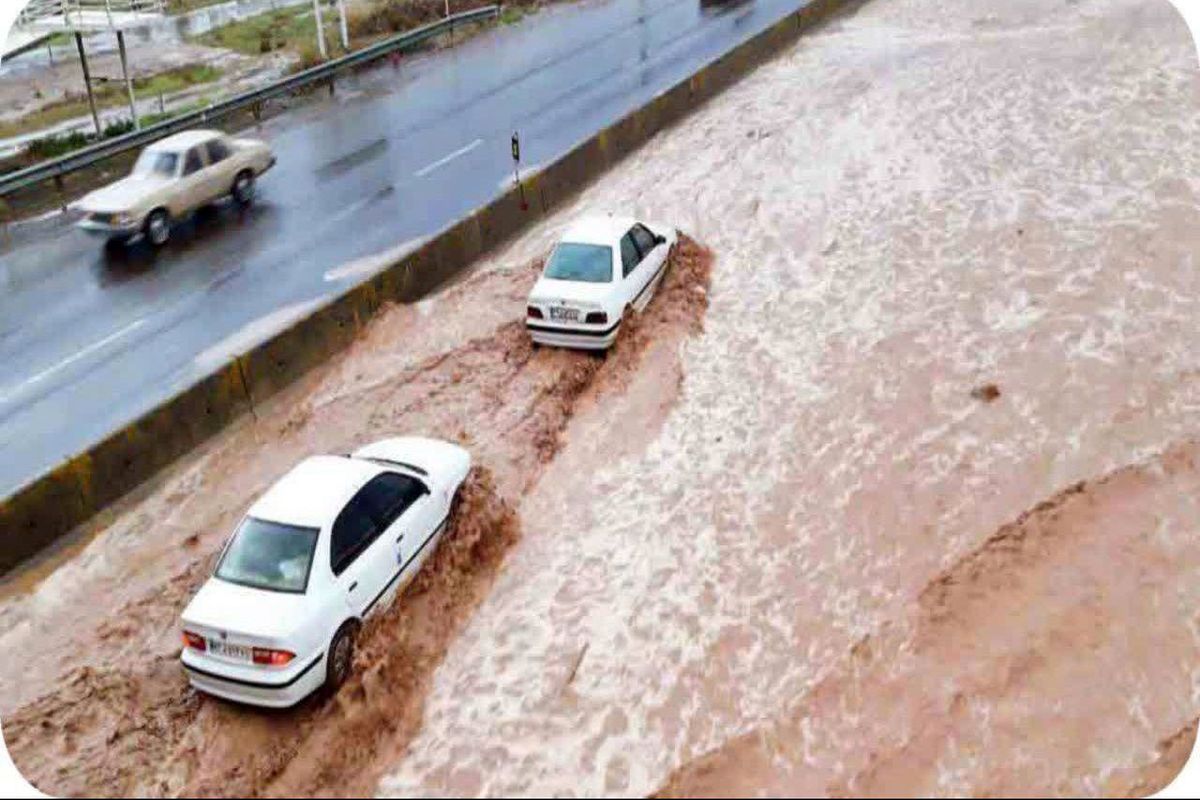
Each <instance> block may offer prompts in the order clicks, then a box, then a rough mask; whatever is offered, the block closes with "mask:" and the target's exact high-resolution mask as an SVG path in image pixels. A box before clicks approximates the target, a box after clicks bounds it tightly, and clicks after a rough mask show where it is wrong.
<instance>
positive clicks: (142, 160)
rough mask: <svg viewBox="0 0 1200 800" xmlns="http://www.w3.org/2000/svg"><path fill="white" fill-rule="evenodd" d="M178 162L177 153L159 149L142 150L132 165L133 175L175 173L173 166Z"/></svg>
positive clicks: (168, 174) (167, 174)
mask: <svg viewBox="0 0 1200 800" xmlns="http://www.w3.org/2000/svg"><path fill="white" fill-rule="evenodd" d="M178 163H179V154H178V153H164V152H163V151H161V150H157V151H156V150H143V151H142V154H141V155H140V156H138V160H137V163H136V164H134V165H133V174H134V175H166V176H168V177H170V176H171V175H174V174H175V166H176V165H177V164H178Z"/></svg>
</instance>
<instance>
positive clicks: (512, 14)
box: [500, 5, 536, 25]
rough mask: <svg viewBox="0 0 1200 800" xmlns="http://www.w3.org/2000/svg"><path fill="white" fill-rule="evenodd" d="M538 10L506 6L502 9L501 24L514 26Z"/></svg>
mask: <svg viewBox="0 0 1200 800" xmlns="http://www.w3.org/2000/svg"><path fill="white" fill-rule="evenodd" d="M535 10H536V9H534V8H530V7H528V6H509V5H506V6H504V7H503V8H501V9H500V24H501V25H514V24H516V23H518V22H520V21H521V20H523V19H525V18H526V17H527V16H529V15H530V14H532V13H533V12H534V11H535Z"/></svg>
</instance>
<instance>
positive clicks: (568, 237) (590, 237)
mask: <svg viewBox="0 0 1200 800" xmlns="http://www.w3.org/2000/svg"><path fill="white" fill-rule="evenodd" d="M635 224H637V220H635V219H634V218H633V217H625V216H617V215H614V214H603V215H600V214H597V215H593V216H587V217H580V218H579V219H577V220H575V221H574V222H572V223H571V224H570V225H568V226H567V229H566V230H565V231H563V235H562V236H561V237H560V238H559V241H561V242H579V243H581V244H604V245H612V244H614V243H616V242H618V241H620V240H621V237H622V236H624V235H625V232H626V231H628V230H629V229H630V228H631V227H633V226H634V225H635Z"/></svg>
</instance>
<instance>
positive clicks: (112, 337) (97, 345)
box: [0, 318, 146, 403]
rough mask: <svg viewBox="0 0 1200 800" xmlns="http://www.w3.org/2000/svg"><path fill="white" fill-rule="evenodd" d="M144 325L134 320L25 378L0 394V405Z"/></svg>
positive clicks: (140, 320) (144, 321)
mask: <svg viewBox="0 0 1200 800" xmlns="http://www.w3.org/2000/svg"><path fill="white" fill-rule="evenodd" d="M145 324H146V320H145V319H144V318H143V319H139V320H135V321H134V322H131V323H130V324H128V325H126V326H125V327H124V328H121V329H120V330H117V331H114V332H113V333H110V334H109V335H108V336H105V337H104V338H103V339H100V340H99V341H96V342H92V343H91V344H89V345H88V346H87V347H85V348H83V349H82V350H80V351H79V352H78V353H75V354H74V355H72V356H68V357H67V358H64V359H63V360H62V361H60V362H58V363H57V364H55V365H54V366H52V367H47V368H46V369H44V370H42V371H41V372H39V373H37V374H36V375H33V376H31V377H29V378H26V379H25V380H23V381H21V382H20V383H18V384H16V385H15V386H12V387H10V388H8V389H6V390H5V391H4V392H2V393H0V403H6V402H8V400H9V399H10V398H11V397H12V396H13V395H15V394H16V393H17V392H19V391H21V390H22V389H25V388H27V387H29V386H32V385H33V384H35V383H40V382H41V381H44V380H45V379H46V378H49V377H50V376H51V375H53V374H54V373H56V372H60V371H62V370H64V369H66V368H67V367H69V366H71V365H72V364H74V363H75V362H76V361H79V360H80V359H82V358H87V357H88V356H90V355H91V354H92V353H95V352H96V351H97V350H101V349H103V348H104V347H106V346H107V345H109V344H112V343H113V342H115V341H116V340H117V339H120V338H121V337H122V336H125V335H127V334H129V333H132V332H133V331H135V330H137V329H138V328H140V327H142V326H143V325H145Z"/></svg>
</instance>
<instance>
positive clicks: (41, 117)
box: [0, 64, 221, 139]
mask: <svg viewBox="0 0 1200 800" xmlns="http://www.w3.org/2000/svg"><path fill="white" fill-rule="evenodd" d="M220 77H221V70H219V69H217V68H216V67H212V66H210V65H208V64H191V65H187V66H183V67H176V68H174V69H169V70H167V71H165V72H160V73H158V74H156V75H150V76H147V77H145V78H134V80H133V91H134V94H135V95H137V96H138V97H140V98H145V97H154V96H157V95H158V94H159V93H160V92H161V93H162V94H171V93H172V92H177V91H179V90H181V89H187V88H189V87H191V86H198V85H200V84H205V83H211V82H213V81H215V80H217V79H218V78H220ZM94 94H95V97H96V108H113V107H116V106H122V105H125V104H126V103H128V102H129V101H128V98H127V97H126V95H125V84H124V83H122V82H121V81H112V82H106V83H102V84H98V85H97V86H95V87H94ZM88 113H89V111H88V102H87V97H86V96H85V95H84V94H83V93H82V92H79V93H72V94H70V95H68V96H67V97H65V98H63V99H61V100H56V101H54V102H53V103H50V104H48V105H45V106H42V107H41V108H39V109H38V110H37V111H34V112H32V113H29V114H26V115H25V116H23V117H21V118H19V119H16V120H13V121H11V122H3V123H0V138H4V139H6V138H9V137H11V136H19V135H20V134H22V133H29V132H30V131H36V130H39V129H41V128H48V127H50V126H51V125H55V124H57V123H59V122H62V121H64V120H68V119H74V118H76V117H84V116H87V115H88Z"/></svg>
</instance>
